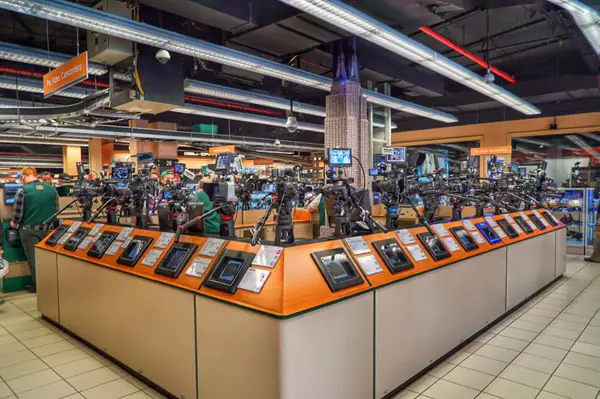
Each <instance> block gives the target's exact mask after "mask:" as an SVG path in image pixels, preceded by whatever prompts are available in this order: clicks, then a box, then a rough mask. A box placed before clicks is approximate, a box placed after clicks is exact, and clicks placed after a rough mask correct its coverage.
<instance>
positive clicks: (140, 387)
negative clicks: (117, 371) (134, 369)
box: [123, 374, 148, 390]
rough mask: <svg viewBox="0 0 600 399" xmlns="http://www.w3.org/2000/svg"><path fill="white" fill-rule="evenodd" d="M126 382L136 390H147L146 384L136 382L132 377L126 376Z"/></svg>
mask: <svg viewBox="0 0 600 399" xmlns="http://www.w3.org/2000/svg"><path fill="white" fill-rule="evenodd" d="M123 378H125V379H126V380H127V381H129V382H131V383H132V384H133V385H135V386H136V387H137V388H138V389H141V390H144V389H148V385H146V383H144V382H142V381H140V380H138V379H137V378H135V377H134V376H132V375H130V374H127V375H126V376H125V377H123Z"/></svg>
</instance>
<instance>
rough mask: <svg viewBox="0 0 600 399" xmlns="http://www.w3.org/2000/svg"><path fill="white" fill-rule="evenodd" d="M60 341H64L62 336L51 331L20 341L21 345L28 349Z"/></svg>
mask: <svg viewBox="0 0 600 399" xmlns="http://www.w3.org/2000/svg"><path fill="white" fill-rule="evenodd" d="M60 341H64V339H63V337H61V336H60V335H58V334H54V333H52V334H46V335H42V336H41V337H36V338H31V339H26V340H24V341H22V342H23V345H25V346H26V347H28V348H29V349H33V348H39V347H40V346H44V345H48V344H53V343H55V342H60Z"/></svg>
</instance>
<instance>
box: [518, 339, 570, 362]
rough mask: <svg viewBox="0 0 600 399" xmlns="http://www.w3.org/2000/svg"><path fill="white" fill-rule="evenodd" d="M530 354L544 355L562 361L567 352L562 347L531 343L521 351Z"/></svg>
mask: <svg viewBox="0 0 600 399" xmlns="http://www.w3.org/2000/svg"><path fill="white" fill-rule="evenodd" d="M523 352H525V353H529V354H530V355H534V356H539V357H545V358H548V359H552V360H558V361H562V360H563V359H564V357H565V355H566V354H567V351H566V350H564V349H558V348H553V347H551V346H546V345H540V344H535V343H532V344H531V345H529V346H528V347H527V348H525V350H524V351H523Z"/></svg>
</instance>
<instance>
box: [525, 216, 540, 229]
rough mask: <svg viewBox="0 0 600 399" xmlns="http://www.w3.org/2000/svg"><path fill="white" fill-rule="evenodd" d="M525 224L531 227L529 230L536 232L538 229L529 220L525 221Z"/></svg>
mask: <svg viewBox="0 0 600 399" xmlns="http://www.w3.org/2000/svg"><path fill="white" fill-rule="evenodd" d="M527 224H528V225H529V227H531V230H533V231H536V230H537V229H538V228H537V226H536V225H535V224H533V222H532V221H531V220H529V219H527Z"/></svg>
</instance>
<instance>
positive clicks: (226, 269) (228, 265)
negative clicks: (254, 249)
mask: <svg viewBox="0 0 600 399" xmlns="http://www.w3.org/2000/svg"><path fill="white" fill-rule="evenodd" d="M243 265H244V260H243V259H234V258H229V257H227V258H225V264H224V265H223V268H222V270H221V273H219V277H218V278H219V280H222V281H226V282H228V283H231V282H232V281H233V280H234V279H235V276H237V274H238V273H239V271H240V270H241V269H242V266H243Z"/></svg>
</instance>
